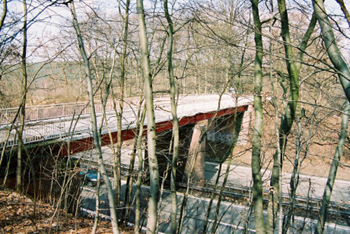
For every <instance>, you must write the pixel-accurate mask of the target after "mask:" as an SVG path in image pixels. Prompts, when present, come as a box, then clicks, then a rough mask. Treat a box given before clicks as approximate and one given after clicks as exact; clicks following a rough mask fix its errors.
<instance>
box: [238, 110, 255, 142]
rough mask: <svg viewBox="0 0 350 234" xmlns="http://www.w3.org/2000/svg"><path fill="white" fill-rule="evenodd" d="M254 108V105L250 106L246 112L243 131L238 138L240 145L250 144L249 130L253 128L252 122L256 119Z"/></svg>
mask: <svg viewBox="0 0 350 234" xmlns="http://www.w3.org/2000/svg"><path fill="white" fill-rule="evenodd" d="M253 112H254V107H253V105H249V106H248V110H246V111H245V112H244V116H243V120H242V127H241V131H240V133H239V136H238V142H237V144H238V145H246V144H247V143H248V142H249V128H250V126H251V122H252V121H253V118H254V113H253Z"/></svg>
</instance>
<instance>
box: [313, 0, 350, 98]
mask: <svg viewBox="0 0 350 234" xmlns="http://www.w3.org/2000/svg"><path fill="white" fill-rule="evenodd" d="M312 2H313V6H314V9H315V14H316V16H317V19H318V23H319V24H320V27H321V31H322V35H323V40H324V43H325V45H326V48H327V53H328V56H329V58H330V59H331V61H332V63H333V65H334V68H335V70H336V72H337V74H338V76H339V80H340V83H341V85H342V86H343V89H344V93H345V95H346V97H347V99H348V100H349V101H350V71H349V68H348V66H347V65H346V63H345V61H344V59H343V58H342V56H341V53H340V51H339V49H338V46H337V44H336V41H335V37H334V33H333V30H332V26H331V24H330V21H329V18H328V15H327V12H326V9H325V7H324V4H323V1H322V0H313V1H312ZM348 23H349V22H348Z"/></svg>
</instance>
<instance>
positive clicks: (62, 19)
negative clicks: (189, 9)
mask: <svg viewBox="0 0 350 234" xmlns="http://www.w3.org/2000/svg"><path fill="white" fill-rule="evenodd" d="M0 1H1V0H0ZM158 1H159V2H162V1H160V0H158ZM180 1H182V0H180ZM344 1H345V4H346V6H347V7H348V9H349V10H350V0H344ZM28 2H29V1H28ZM33 2H35V1H33ZM75 2H76V8H77V13H78V14H79V17H80V20H82V18H83V15H84V11H86V10H89V9H88V8H87V7H86V6H87V5H92V6H94V9H95V10H97V11H100V12H105V13H106V14H107V15H113V14H118V9H117V4H118V1H117V0H104V1H100V0H84V1H81V0H79V1H75ZM145 2H146V3H145V6H146V7H147V6H148V7H149V6H151V4H150V0H147V1H145ZM214 2H215V1H214ZM83 3H86V4H85V5H84V4H83ZM131 4H133V5H135V0H131ZM9 5H10V4H9ZM325 5H326V8H327V11H328V13H330V14H332V13H333V14H342V12H341V9H340V6H339V4H338V3H337V2H336V0H325ZM10 7H11V9H16V8H17V9H16V11H17V12H21V11H22V3H21V1H12V2H11V6H9V8H10ZM0 9H1V7H0ZM40 18H41V19H43V22H42V23H37V24H35V25H33V27H31V28H30V30H29V33H30V34H31V39H32V40H31V42H32V43H31V46H32V47H33V48H35V43H37V42H38V41H41V42H44V43H47V42H48V41H50V40H51V39H52V38H54V37H58V36H60V34H61V33H62V26H63V28H64V27H65V26H66V27H70V25H71V21H70V20H71V15H70V12H69V8H68V7H66V6H64V5H61V7H54V8H52V9H49V10H48V11H47V12H46V13H44V14H42V15H41V16H40ZM78 20H79V19H78Z"/></svg>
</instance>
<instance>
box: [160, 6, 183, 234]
mask: <svg viewBox="0 0 350 234" xmlns="http://www.w3.org/2000/svg"><path fill="white" fill-rule="evenodd" d="M163 4H164V12H165V18H166V19H167V22H168V32H167V33H168V53H167V60H168V74H169V83H170V98H171V114H172V117H173V139H174V143H173V149H172V151H173V152H172V154H173V157H172V162H171V174H170V190H171V216H170V217H171V220H170V222H171V223H170V232H169V233H172V234H175V233H176V230H177V220H176V216H177V195H176V169H177V160H178V154H179V120H178V118H177V106H176V93H177V92H176V84H175V78H174V69H173V61H172V57H173V44H174V27H173V22H172V20H171V17H170V15H169V10H168V1H167V0H163Z"/></svg>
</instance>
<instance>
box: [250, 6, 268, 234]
mask: <svg viewBox="0 0 350 234" xmlns="http://www.w3.org/2000/svg"><path fill="white" fill-rule="evenodd" d="M251 2H252V10H253V17H254V31H255V32H254V34H255V36H254V40H255V50H256V51H255V53H256V54H255V62H254V111H255V122H254V132H253V151H252V165H251V166H252V177H253V200H254V219H255V229H256V233H265V227H264V216H263V199H262V198H263V197H262V196H263V193H262V177H261V172H260V169H261V162H260V160H261V159H260V151H261V135H262V129H263V108H262V100H261V90H262V58H263V42H262V36H261V21H260V17H259V6H258V4H259V1H258V0H251Z"/></svg>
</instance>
